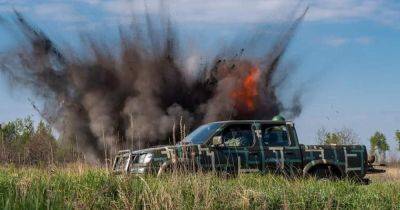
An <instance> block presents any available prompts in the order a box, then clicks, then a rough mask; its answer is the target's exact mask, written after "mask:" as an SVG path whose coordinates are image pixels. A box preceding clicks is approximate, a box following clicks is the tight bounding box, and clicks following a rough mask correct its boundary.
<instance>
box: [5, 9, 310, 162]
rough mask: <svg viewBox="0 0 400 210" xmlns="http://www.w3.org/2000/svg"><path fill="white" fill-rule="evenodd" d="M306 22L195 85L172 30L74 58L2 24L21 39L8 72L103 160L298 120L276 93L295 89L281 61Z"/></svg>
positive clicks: (125, 38) (151, 31)
mask: <svg viewBox="0 0 400 210" xmlns="http://www.w3.org/2000/svg"><path fill="white" fill-rule="evenodd" d="M304 14H305V13H304ZM304 14H303V15H302V16H301V17H300V18H298V19H296V20H294V21H293V22H292V23H291V24H290V25H289V27H288V28H287V30H285V31H284V32H283V33H282V34H281V35H280V36H279V37H278V38H277V39H276V40H275V42H274V43H272V45H271V47H265V50H264V52H263V53H265V54H264V55H263V56H262V58H261V59H258V58H257V59H256V58H252V57H246V56H222V55H219V56H217V57H216V58H214V59H211V60H213V61H212V62H211V64H209V65H207V66H206V67H205V68H200V67H199V68H198V71H197V72H198V74H197V75H196V76H194V77H190V76H188V69H187V68H186V67H185V65H184V64H183V63H184V62H182V61H183V60H185V59H184V57H182V53H180V49H179V48H178V46H181V45H179V43H178V39H177V38H176V35H175V33H174V30H173V29H174V28H173V27H172V25H171V24H170V21H163V20H162V21H161V24H154V23H153V22H152V21H151V20H150V19H149V18H147V19H146V23H145V24H139V25H134V26H132V27H131V28H125V29H121V30H120V36H119V40H118V43H119V46H118V47H113V48H110V47H109V46H108V45H107V44H104V43H100V42H96V41H95V39H94V38H91V37H90V36H89V37H87V38H86V39H85V41H84V42H83V43H82V49H81V50H74V49H71V48H68V47H67V46H64V47H60V46H56V44H54V42H53V41H52V40H51V38H49V37H48V36H47V35H46V34H45V33H44V32H42V31H41V30H40V29H38V28H35V27H33V26H32V24H30V23H28V22H27V21H26V19H25V18H24V17H23V16H22V15H21V14H20V13H18V12H16V13H15V17H16V18H15V19H14V20H13V21H6V20H5V19H3V20H2V22H1V24H3V25H4V26H7V27H5V28H14V29H16V30H15V31H14V32H18V33H19V34H21V35H22V36H21V37H23V38H22V40H19V42H18V44H17V46H15V47H14V48H13V49H10V50H9V51H8V53H7V54H6V55H2V56H1V58H0V59H1V60H0V71H1V72H2V73H3V74H4V75H7V78H8V79H9V81H10V83H11V84H13V85H15V84H16V85H18V86H17V87H24V88H28V89H30V90H31V91H32V92H33V94H34V95H35V96H36V97H37V99H38V100H40V101H41V102H42V101H43V102H44V104H43V106H42V107H38V110H39V112H40V114H41V115H42V117H43V118H44V119H46V120H47V121H48V122H49V123H50V124H51V125H52V126H53V127H54V128H55V129H56V130H57V131H58V132H59V133H60V134H61V136H60V138H61V140H62V142H73V143H74V145H75V144H76V145H78V148H79V149H80V150H81V151H82V152H84V153H85V154H87V157H86V158H87V159H88V160H89V161H90V160H91V161H97V160H99V159H102V156H103V155H104V152H105V151H108V152H115V151H117V150H118V149H121V148H132V147H133V148H135V147H136V148H137V147H139V145H140V146H142V147H143V146H151V145H156V144H162V143H167V142H168V141H169V140H170V139H171V138H172V137H171V133H172V129H173V128H175V126H176V125H177V124H184V127H185V128H186V129H187V130H191V129H194V128H195V127H196V126H198V125H200V124H202V123H206V122H211V121H216V120H234V119H271V117H272V116H274V115H277V114H280V113H283V114H285V115H286V116H288V117H292V118H293V117H296V116H298V115H299V114H300V112H301V104H300V103H299V101H300V100H299V99H300V96H301V92H297V93H296V94H295V95H294V96H293V99H292V103H291V104H286V105H284V104H283V103H282V102H281V100H280V98H279V97H278V96H277V91H276V90H277V89H279V88H281V87H282V84H284V83H285V82H287V81H288V80H287V77H288V75H289V74H290V72H291V70H292V69H289V71H285V70H287V69H285V68H284V67H285V66H284V65H281V62H282V56H283V55H284V53H285V52H286V49H287V47H288V45H289V43H290V40H291V38H292V36H293V34H294V32H295V30H296V28H297V26H298V25H299V23H300V22H301V21H302V18H303V17H304ZM156 25H157V26H160V28H159V29H158V28H157V27H156ZM116 49H118V50H116ZM215 50H218V49H215ZM244 51H245V49H242V50H241V53H243V52H244ZM232 53H234V52H232ZM14 87H15V86H14ZM176 127H178V126H176ZM181 132H182V131H181ZM184 132H185V131H184ZM170 142H172V141H171V140H170Z"/></svg>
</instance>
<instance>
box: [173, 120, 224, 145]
mask: <svg viewBox="0 0 400 210" xmlns="http://www.w3.org/2000/svg"><path fill="white" fill-rule="evenodd" d="M221 126H222V123H210V124H206V125H202V126H200V127H198V128H197V129H196V130H194V131H193V132H192V133H190V134H189V135H188V136H186V137H185V138H184V139H183V140H182V142H181V144H204V143H205V141H206V140H207V139H208V138H209V137H210V135H212V134H213V133H214V132H215V131H217V129H218V128H220V127H221Z"/></svg>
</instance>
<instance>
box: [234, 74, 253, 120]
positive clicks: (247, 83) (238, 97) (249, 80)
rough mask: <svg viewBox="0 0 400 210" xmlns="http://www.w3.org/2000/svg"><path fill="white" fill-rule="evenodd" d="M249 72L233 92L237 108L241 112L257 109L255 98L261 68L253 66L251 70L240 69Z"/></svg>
mask: <svg viewBox="0 0 400 210" xmlns="http://www.w3.org/2000/svg"><path fill="white" fill-rule="evenodd" d="M240 71H243V72H247V75H246V76H245V77H244V78H243V79H241V80H240V81H239V82H240V84H239V85H238V86H237V88H235V89H234V90H233V92H232V94H231V97H232V99H233V100H234V102H235V109H236V110H237V111H239V112H250V113H251V112H253V111H254V109H255V103H256V102H255V100H256V97H257V95H258V90H257V88H258V79H259V76H260V70H259V69H258V67H251V68H250V69H249V70H242V69H241V70H240Z"/></svg>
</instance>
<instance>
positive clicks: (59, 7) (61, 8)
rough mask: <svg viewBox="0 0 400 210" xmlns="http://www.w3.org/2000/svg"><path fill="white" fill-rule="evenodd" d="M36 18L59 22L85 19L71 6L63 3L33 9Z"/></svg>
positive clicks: (42, 5) (47, 4) (37, 6)
mask: <svg viewBox="0 0 400 210" xmlns="http://www.w3.org/2000/svg"><path fill="white" fill-rule="evenodd" d="M33 12H34V14H35V15H36V16H38V17H40V18H42V19H48V20H53V21H60V22H80V21H84V20H85V19H86V18H85V17H84V16H82V15H80V14H79V13H78V12H77V11H76V10H75V9H74V8H73V7H72V6H71V5H69V4H64V3H46V4H39V5H36V6H34V7H33Z"/></svg>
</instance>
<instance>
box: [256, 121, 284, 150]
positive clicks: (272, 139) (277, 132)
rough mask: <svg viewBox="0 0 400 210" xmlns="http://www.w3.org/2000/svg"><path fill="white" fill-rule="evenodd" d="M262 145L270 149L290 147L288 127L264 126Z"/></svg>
mask: <svg viewBox="0 0 400 210" xmlns="http://www.w3.org/2000/svg"><path fill="white" fill-rule="evenodd" d="M262 144H263V146H269V147H282V146H290V139H289V133H288V129H287V127H286V125H263V126H262Z"/></svg>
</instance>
